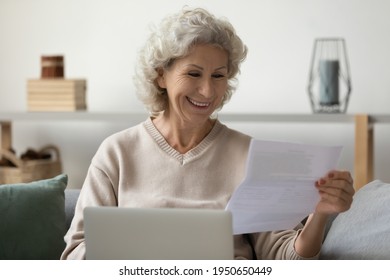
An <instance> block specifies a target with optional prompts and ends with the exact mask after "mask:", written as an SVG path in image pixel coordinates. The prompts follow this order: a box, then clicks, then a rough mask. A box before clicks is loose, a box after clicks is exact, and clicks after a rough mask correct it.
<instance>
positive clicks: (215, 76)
mask: <svg viewBox="0 0 390 280" xmlns="http://www.w3.org/2000/svg"><path fill="white" fill-rule="evenodd" d="M212 76H213V78H217V79H221V78H224V77H225V75H223V74H213V75H212Z"/></svg>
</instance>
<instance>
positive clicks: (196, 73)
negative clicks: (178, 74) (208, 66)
mask: <svg viewBox="0 0 390 280" xmlns="http://www.w3.org/2000/svg"><path fill="white" fill-rule="evenodd" d="M188 75H189V76H191V77H200V74H199V73H198V72H189V73H188Z"/></svg>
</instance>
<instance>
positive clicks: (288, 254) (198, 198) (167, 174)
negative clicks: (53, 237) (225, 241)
mask: <svg viewBox="0 0 390 280" xmlns="http://www.w3.org/2000/svg"><path fill="white" fill-rule="evenodd" d="M250 140H251V137H250V136H248V135H245V134H243V133H241V132H238V131H236V130H233V129H230V128H228V127H227V126H226V125H224V124H222V123H221V122H220V121H219V120H216V121H215V123H214V126H213V128H212V129H211V131H210V132H209V133H208V134H207V135H206V137H205V138H204V139H203V140H202V141H201V142H200V143H199V144H198V145H197V146H196V147H195V148H193V149H192V150H190V151H188V152H186V153H185V154H181V153H179V152H178V151H176V150H175V149H174V148H172V147H171V146H170V145H169V144H168V142H167V141H166V140H165V138H164V137H163V135H161V133H160V132H159V131H158V130H157V128H156V127H155V126H154V124H153V122H152V120H151V118H148V119H147V120H146V121H144V122H142V123H140V124H138V125H136V126H133V127H130V128H128V129H125V130H123V131H120V132H117V133H115V134H113V135H111V136H109V137H107V138H106V139H105V140H104V141H103V142H102V143H101V145H100V147H99V148H98V150H97V152H96V154H95V155H94V157H93V158H92V161H91V164H90V166H89V169H88V172H87V176H86V178H85V181H84V184H83V186H82V189H81V192H80V196H79V199H78V202H77V205H76V209H75V215H74V218H73V221H72V224H71V227H70V228H69V230H68V233H67V234H66V236H65V241H66V243H67V244H66V248H65V250H64V252H63V254H62V257H61V258H62V259H66V258H69V259H83V258H85V245H84V222H83V209H84V208H85V207H87V206H117V207H145V208H146V207H170V208H210V209H224V208H225V207H226V205H227V203H228V201H229V199H230V197H231V195H232V193H233V192H234V190H235V189H236V188H237V187H238V186H239V185H240V183H241V182H242V180H243V179H244V176H245V169H246V161H247V156H248V149H249V144H250ZM298 234H299V230H287V231H278V232H266V233H255V234H248V235H237V236H235V237H234V239H235V258H237V259H241V258H243V259H253V258H258V259H301V257H300V256H299V255H297V253H296V252H295V250H294V241H295V238H296V236H297V235H298Z"/></svg>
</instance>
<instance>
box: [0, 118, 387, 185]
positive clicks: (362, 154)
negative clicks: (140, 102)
mask: <svg viewBox="0 0 390 280" xmlns="http://www.w3.org/2000/svg"><path fill="white" fill-rule="evenodd" d="M146 117H147V113H127V112H116V113H112V112H87V111H79V112H47V113H46V112H42V113H40V112H0V126H1V140H2V141H1V148H3V149H6V148H10V147H11V144H12V138H11V136H12V135H11V132H12V123H13V122H52V121H55V122H58V121H93V122H128V121H129V120H131V121H133V122H141V121H143V120H145V119H146ZM218 118H219V119H220V120H221V121H222V122H260V123H261V122H275V123H338V124H340V123H350V124H353V125H354V126H355V143H354V144H355V158H354V174H355V178H354V181H355V188H356V189H359V188H361V187H362V186H364V185H365V184H367V183H368V182H370V181H372V180H373V177H374V172H373V171H374V158H373V157H374V133H373V130H374V124H375V123H390V115H385V114H378V115H368V114H242V113H240V114H238V113H220V114H218Z"/></svg>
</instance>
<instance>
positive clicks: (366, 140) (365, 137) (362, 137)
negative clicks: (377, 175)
mask: <svg viewBox="0 0 390 280" xmlns="http://www.w3.org/2000/svg"><path fill="white" fill-rule="evenodd" d="M354 165H355V166H354V172H355V174H354V175H355V178H354V186H355V190H359V189H360V188H361V187H363V186H364V185H365V184H367V183H369V182H370V181H372V180H373V177H374V128H373V124H372V123H371V122H370V117H369V116H368V115H356V116H355V163H354Z"/></svg>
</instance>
